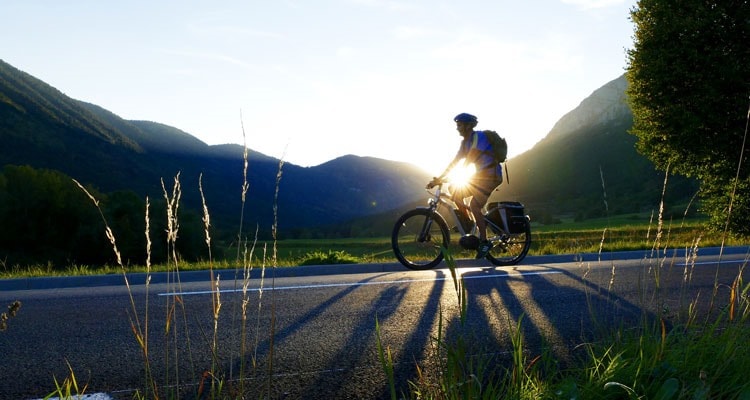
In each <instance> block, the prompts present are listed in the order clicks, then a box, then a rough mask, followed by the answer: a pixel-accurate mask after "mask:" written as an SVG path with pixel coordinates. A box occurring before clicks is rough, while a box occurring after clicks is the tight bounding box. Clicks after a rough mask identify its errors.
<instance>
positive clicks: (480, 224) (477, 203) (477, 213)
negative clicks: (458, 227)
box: [469, 194, 487, 241]
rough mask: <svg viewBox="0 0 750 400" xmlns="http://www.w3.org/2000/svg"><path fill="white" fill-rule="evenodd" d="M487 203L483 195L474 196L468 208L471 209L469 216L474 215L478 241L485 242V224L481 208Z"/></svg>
mask: <svg viewBox="0 0 750 400" xmlns="http://www.w3.org/2000/svg"><path fill="white" fill-rule="evenodd" d="M486 201H487V196H485V195H484V194H476V195H474V197H472V199H471V202H470V203H469V206H470V207H471V214H472V215H474V220H475V221H477V230H479V240H481V241H485V240H487V222H486V221H485V220H484V215H483V214H482V207H483V205H484V203H485V202H486Z"/></svg>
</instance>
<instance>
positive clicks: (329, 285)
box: [159, 271, 562, 296]
mask: <svg viewBox="0 0 750 400" xmlns="http://www.w3.org/2000/svg"><path fill="white" fill-rule="evenodd" d="M560 273H562V272H560V271H529V272H516V273H503V274H492V275H476V276H462V278H463V279H466V280H468V279H488V278H511V277H521V276H533V275H548V274H560ZM449 279H453V278H452V277H450V276H444V277H436V278H424V279H398V280H391V281H376V282H346V283H321V284H314V285H293V286H276V287H263V288H248V289H247V291H248V292H259V291H270V290H297V289H320V288H332V287H351V286H368V285H394V284H399V283H417V282H438V281H447V280H449ZM242 291H243V289H221V290H219V293H236V292H242ZM214 293H216V291H215V290H199V291H192V292H180V293H175V292H168V293H159V296H197V295H206V294H214Z"/></svg>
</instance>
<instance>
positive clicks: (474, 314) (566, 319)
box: [446, 267, 656, 365]
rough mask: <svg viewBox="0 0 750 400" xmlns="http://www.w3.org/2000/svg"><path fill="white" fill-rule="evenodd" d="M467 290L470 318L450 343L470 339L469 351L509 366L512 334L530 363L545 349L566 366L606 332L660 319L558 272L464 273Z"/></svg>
mask: <svg viewBox="0 0 750 400" xmlns="http://www.w3.org/2000/svg"><path fill="white" fill-rule="evenodd" d="M461 276H462V279H463V283H464V288H465V290H466V301H467V308H466V319H465V321H464V322H463V323H461V322H460V321H455V322H454V323H453V324H451V325H450V326H449V329H448V331H447V333H446V338H447V339H448V340H456V339H457V338H460V337H462V336H463V337H464V338H466V337H469V338H470V339H469V340H465V342H468V343H471V345H472V347H473V348H472V349H471V351H473V352H475V353H478V354H482V353H485V354H487V353H489V354H492V355H494V356H496V357H497V359H498V360H499V361H501V362H509V361H510V358H511V357H512V354H513V352H514V351H516V350H518V349H517V347H514V344H513V335H514V334H516V333H520V334H522V337H523V344H522V350H523V351H524V352H525V353H526V354H528V356H529V359H531V358H533V357H535V356H537V355H540V354H541V352H542V351H544V350H545V349H546V350H548V351H550V352H551V353H552V355H554V357H555V358H556V360H558V361H559V362H561V363H562V364H563V365H565V364H566V363H569V362H571V361H572V360H573V358H574V354H573V353H572V352H573V350H574V349H575V348H576V346H578V345H579V344H581V343H586V342H589V341H591V340H592V339H594V338H596V337H597V334H600V333H602V332H613V331H614V329H617V328H621V327H632V326H639V324H642V322H643V321H644V318H646V319H649V320H653V319H655V318H656V316H655V315H654V314H653V313H651V312H650V311H647V310H645V309H643V307H640V306H638V305H637V304H634V303H632V302H630V301H629V300H627V299H625V298H623V297H622V296H619V295H617V294H615V293H613V292H612V291H610V290H608V289H607V288H605V287H603V286H601V285H598V284H596V283H595V282H592V281H588V280H586V279H582V278H581V277H579V276H577V275H575V274H573V273H571V272H570V271H566V270H564V269H559V268H544V269H543V270H539V271H537V272H526V273H524V272H522V270H520V269H517V268H515V267H486V268H481V269H479V270H471V271H466V272H463V273H462V274H461Z"/></svg>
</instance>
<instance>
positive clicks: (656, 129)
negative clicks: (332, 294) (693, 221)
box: [627, 0, 750, 235]
mask: <svg viewBox="0 0 750 400" xmlns="http://www.w3.org/2000/svg"><path fill="white" fill-rule="evenodd" d="M631 18H632V20H633V22H634V24H635V28H636V29H635V37H634V39H635V40H634V48H633V49H631V50H629V51H628V59H629V65H628V71H627V77H628V80H629V83H630V86H629V89H628V97H629V101H630V106H631V109H632V111H633V115H634V121H633V128H632V130H631V133H633V134H634V135H636V136H637V137H638V144H637V148H638V150H639V151H640V152H641V153H642V154H644V155H645V156H647V157H648V158H649V159H651V160H652V161H653V162H654V163H655V165H656V166H657V168H659V169H662V170H666V169H670V170H671V171H672V172H675V173H679V174H683V175H685V176H690V177H695V178H698V179H699V180H700V182H701V197H702V199H703V205H704V211H706V212H707V213H708V214H709V215H710V216H711V218H712V221H713V222H714V224H715V225H717V226H722V227H723V226H724V224H725V222H726V218H727V211H728V209H729V204H730V199H732V198H734V200H735V206H734V207H733V212H732V214H731V220H730V230H731V231H733V232H734V233H738V234H742V235H748V234H750V210H749V209H748V208H747V207H745V205H747V204H746V203H747V202H744V203H742V204H741V202H738V200H742V199H748V198H750V184H748V182H749V179H750V168H748V165H747V157H748V151H747V145H746V144H744V143H745V142H744V136H745V130H746V124H747V118H748V95H750V66H748V60H750V2H748V1H747V0H640V1H639V2H638V4H637V5H636V7H635V8H634V9H633V10H632V11H631ZM743 145H745V146H746V147H745V151H744V155H743ZM741 157H742V159H740V158H741ZM738 165H740V166H741V169H740V170H739V171H740V173H739V181H737V182H736V183H737V185H736V188H737V191H736V194H735V195H734V196H732V193H733V188H734V187H735V176H736V175H737V171H738Z"/></svg>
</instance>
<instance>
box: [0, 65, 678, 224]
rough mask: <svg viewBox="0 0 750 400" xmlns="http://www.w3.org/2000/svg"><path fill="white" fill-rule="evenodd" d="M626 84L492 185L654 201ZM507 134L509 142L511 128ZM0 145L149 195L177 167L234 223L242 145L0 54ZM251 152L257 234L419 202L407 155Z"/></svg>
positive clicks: (531, 200)
mask: <svg viewBox="0 0 750 400" xmlns="http://www.w3.org/2000/svg"><path fill="white" fill-rule="evenodd" d="M626 84H627V82H626V81H625V77H624V75H622V76H620V77H618V78H616V79H614V80H612V81H610V82H608V83H607V84H605V85H603V86H602V87H601V88H599V89H597V90H595V91H594V92H593V93H592V94H591V95H590V96H589V97H587V98H586V99H584V100H583V101H582V102H581V103H580V104H579V106H578V107H576V108H575V109H574V110H572V111H570V112H569V113H566V114H565V115H564V116H563V117H562V118H561V119H560V120H559V121H558V122H557V123H556V124H555V125H554V126H553V128H552V129H551V130H550V132H549V133H548V135H547V136H545V138H543V139H542V140H540V141H539V142H538V143H537V144H536V145H535V146H534V147H532V148H531V149H529V150H527V151H525V152H524V153H522V154H520V155H518V156H516V157H513V158H512V159H510V160H509V161H508V163H507V166H508V171H509V178H510V183H507V182H506V183H505V184H503V185H502V186H501V187H500V189H499V192H500V193H501V194H500V195H501V196H502V197H504V198H506V199H513V200H520V201H522V202H524V203H526V204H527V211H529V212H530V213H531V214H532V216H533V215H534V214H536V215H555V214H563V213H565V214H570V213H576V214H581V217H582V218H583V217H586V216H588V215H596V214H601V213H603V212H606V211H607V210H602V208H603V207H602V205H603V204H604V203H603V202H602V199H601V197H602V189H601V187H602V180H605V183H606V186H607V195H608V200H609V202H610V203H611V204H612V206H613V208H616V209H617V210H618V211H632V210H640V209H643V208H646V207H651V206H653V204H654V203H655V202H658V196H659V193H660V190H659V186H660V185H661V183H662V182H663V181H664V177H663V175H660V173H658V172H657V171H655V170H654V168H653V166H652V165H651V164H650V162H648V160H646V159H645V158H644V157H642V156H640V155H639V154H638V153H637V152H636V151H635V149H634V143H635V138H634V137H633V136H632V135H629V134H628V133H627V131H628V130H629V129H630V126H632V115H631V114H630V111H629V108H628V107H627V104H626V103H625V101H624V99H625V97H624V96H625V87H626ZM27 89H28V90H27ZM506 139H508V140H509V145H510V146H512V145H513V143H512V137H510V138H506ZM0 144H1V145H2V148H5V149H13V151H11V152H8V151H0V162H1V163H2V164H4V165H5V164H14V165H31V166H33V167H36V168H49V169H55V170H59V171H62V172H63V173H66V174H68V175H70V176H72V177H75V178H77V179H80V180H82V181H84V182H86V183H90V184H93V185H95V186H96V187H98V188H101V189H102V190H105V191H113V190H133V191H134V192H136V193H138V194H139V195H141V196H144V195H148V196H153V197H157V198H158V197H160V196H162V195H163V194H162V187H161V184H160V182H161V180H164V181H167V182H171V180H172V177H173V176H174V175H175V174H176V173H177V172H180V174H181V178H182V179H183V180H184V181H183V182H186V183H183V186H185V187H190V189H189V192H188V193H186V195H185V197H184V200H185V201H186V203H187V204H188V205H189V206H190V207H192V208H195V209H200V207H201V199H200V196H199V193H197V190H196V189H195V187H196V186H197V181H198V179H199V177H202V179H203V182H204V185H205V186H206V197H207V200H208V204H209V206H210V207H212V208H213V209H214V210H215V211H213V212H215V213H216V214H218V215H217V220H218V223H219V224H223V225H225V226H227V228H226V230H228V231H232V230H233V228H231V227H232V226H234V225H236V224H237V223H238V221H237V220H238V218H237V215H238V214H239V210H240V209H241V201H240V192H241V186H242V182H243V178H242V174H243V172H242V171H243V162H244V161H243V158H242V155H243V152H244V150H245V149H244V147H243V146H240V145H234V144H224V145H207V144H206V143H204V142H202V141H201V140H199V139H197V138H195V137H194V136H192V135H191V134H189V133H187V132H184V131H181V130H179V129H177V128H174V127H171V126H168V125H164V124H161V123H158V122H152V121H138V120H124V119H122V118H120V117H119V116H117V115H116V114H115V113H113V112H111V111H109V110H106V109H104V108H102V107H99V106H97V105H94V104H90V103H85V102H82V101H79V100H74V99H70V98H68V97H67V96H65V95H64V94H63V93H62V92H61V91H59V90H57V89H55V88H53V87H51V86H49V85H47V84H45V83H44V82H42V81H40V80H38V79H36V78H34V77H32V76H31V75H28V74H26V73H24V72H22V71H19V70H17V69H15V68H14V67H12V66H11V65H9V64H7V63H5V62H4V61H2V60H0ZM248 152H249V157H248V162H249V168H248V177H247V179H248V182H249V184H250V193H249V195H248V203H247V205H246V207H247V208H248V209H249V210H250V214H251V216H250V217H249V219H248V221H247V222H246V223H247V224H248V225H249V226H255V225H256V224H257V225H258V226H261V227H263V228H262V230H264V231H266V232H268V231H270V226H271V224H272V223H273V221H274V216H273V211H272V210H273V209H274V203H276V204H275V205H276V206H277V208H278V209H279V210H282V212H280V213H279V216H278V224H279V229H280V231H282V232H291V231H295V232H300V231H307V232H310V231H311V230H312V231H317V233H315V235H318V234H323V235H325V232H326V230H327V229H329V228H331V229H333V230H335V231H336V232H341V231H346V230H347V229H343V230H342V229H341V224H344V225H347V224H348V225H349V226H354V225H357V223H356V222H354V221H356V220H358V219H362V218H370V217H373V218H377V216H378V215H381V214H382V215H388V216H389V217H388V218H390V216H391V215H393V213H397V212H399V210H401V212H402V211H403V210H404V209H405V208H406V207H409V206H411V205H413V204H420V203H423V201H424V196H425V193H424V189H423V188H424V184H425V183H426V182H427V180H429V175H428V174H427V173H426V172H425V171H423V170H421V169H419V168H418V167H416V166H414V165H411V164H408V163H405V162H397V161H389V160H382V159H378V158H374V157H360V156H353V155H345V156H341V157H338V158H336V159H333V160H330V161H327V162H324V163H322V164H320V165H317V166H313V167H301V166H297V165H294V164H292V163H287V162H284V163H282V162H281V161H280V160H278V159H276V158H274V157H270V156H267V155H264V154H262V153H259V152H256V151H253V150H252V149H248ZM582 155H586V156H585V157H583V156H582ZM282 164H283V169H282V176H281V180H280V181H279V182H280V184H279V187H276V180H277V174H278V173H279V170H278V169H279V167H280V165H282ZM610 179H611V180H612V182H609V180H610ZM277 189H278V195H277V194H276V191H277ZM679 196H683V197H684V196H685V193H684V191H681V192H680V194H679ZM679 196H678V197H679ZM628 204H630V206H628ZM594 210H596V211H594ZM542 220H544V219H543V218H542V219H538V220H537V221H542ZM332 227H333V228H332ZM350 231H351V230H350ZM384 232H386V230H385V229H383V230H382V231H381V232H380V234H385V233H384Z"/></svg>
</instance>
